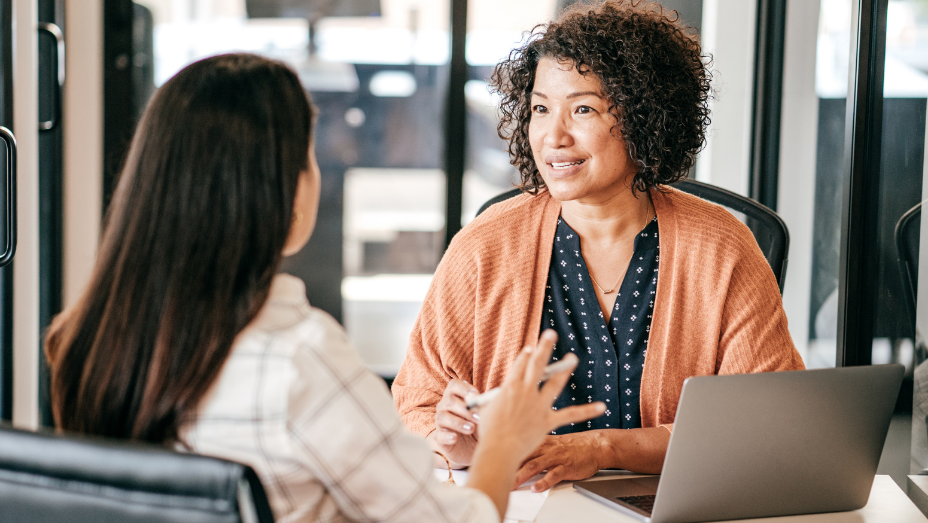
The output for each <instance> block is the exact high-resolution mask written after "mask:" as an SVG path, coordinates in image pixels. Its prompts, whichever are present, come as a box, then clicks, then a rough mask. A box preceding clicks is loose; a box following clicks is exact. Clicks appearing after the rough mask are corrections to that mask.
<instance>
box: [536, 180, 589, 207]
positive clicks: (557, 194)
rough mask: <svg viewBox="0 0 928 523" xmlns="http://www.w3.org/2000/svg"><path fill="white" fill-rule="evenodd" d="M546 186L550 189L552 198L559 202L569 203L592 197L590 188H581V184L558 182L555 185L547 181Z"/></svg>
mask: <svg viewBox="0 0 928 523" xmlns="http://www.w3.org/2000/svg"><path fill="white" fill-rule="evenodd" d="M545 186H546V187H547V189H548V193H550V194H551V197H552V198H554V199H555V200H557V201H559V202H569V201H571V200H578V199H582V198H586V197H587V196H590V191H589V190H588V188H587V187H581V186H579V184H574V183H569V182H564V181H560V180H556V181H554V183H548V182H547V181H545Z"/></svg>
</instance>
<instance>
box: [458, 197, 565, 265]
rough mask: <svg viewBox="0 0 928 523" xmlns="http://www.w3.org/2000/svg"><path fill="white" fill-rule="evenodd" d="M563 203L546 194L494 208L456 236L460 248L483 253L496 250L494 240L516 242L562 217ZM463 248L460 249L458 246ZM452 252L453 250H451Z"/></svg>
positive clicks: (514, 200) (485, 212)
mask: <svg viewBox="0 0 928 523" xmlns="http://www.w3.org/2000/svg"><path fill="white" fill-rule="evenodd" d="M560 210H561V203H560V202H559V201H557V200H555V199H554V198H552V197H551V195H550V194H548V192H547V191H542V192H540V193H538V194H537V195H534V196H533V195H530V194H520V195H518V196H513V197H512V198H510V199H508V200H504V201H502V202H499V203H497V204H494V205H492V206H490V208H489V209H487V210H486V211H484V212H483V213H481V214H480V216H477V217H476V218H474V220H473V221H472V222H470V223H468V224H467V225H465V226H464V227H463V228H462V229H461V231H460V232H459V233H457V234H456V235H455V236H454V239H453V240H452V242H451V243H452V245H454V246H455V247H457V248H465V249H468V250H474V251H480V250H484V249H487V248H491V247H495V245H494V243H495V242H488V241H487V240H488V239H490V238H499V239H505V238H516V237H519V236H522V235H525V234H527V232H528V231H529V230H534V228H533V227H531V226H530V224H535V227H538V226H539V225H542V224H543V222H544V219H545V217H547V216H550V215H551V214H552V213H553V214H554V215H559V214H560ZM455 244H459V245H455ZM449 249H450V246H449Z"/></svg>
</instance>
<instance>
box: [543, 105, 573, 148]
mask: <svg viewBox="0 0 928 523" xmlns="http://www.w3.org/2000/svg"><path fill="white" fill-rule="evenodd" d="M546 120H547V121H546V122H545V124H546V125H545V130H544V133H545V139H544V144H545V146H546V147H550V148H552V149H557V148H559V147H569V146H570V145H572V143H573V137H572V136H571V133H570V125H569V123H568V122H567V120H566V118H564V117H563V116H562V115H560V114H552V115H551V117H550V118H547V119H546Z"/></svg>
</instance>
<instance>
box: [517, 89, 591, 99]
mask: <svg viewBox="0 0 928 523" xmlns="http://www.w3.org/2000/svg"><path fill="white" fill-rule="evenodd" d="M528 94H529V97H532V96H537V97H539V98H544V99H546V100H547V99H548V97H547V96H545V94H544V93H540V92H538V91H531V92H529V93H528ZM581 96H595V97H597V98H604V96H603V95H601V94H599V93H597V92H596V91H579V92H576V93H570V94H568V95H567V98H568V99H571V98H580V97H581Z"/></svg>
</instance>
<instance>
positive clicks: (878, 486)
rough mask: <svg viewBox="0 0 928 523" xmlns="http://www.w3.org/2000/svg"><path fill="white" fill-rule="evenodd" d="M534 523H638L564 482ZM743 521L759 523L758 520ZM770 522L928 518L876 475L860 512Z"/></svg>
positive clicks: (855, 522) (903, 522)
mask: <svg viewBox="0 0 928 523" xmlns="http://www.w3.org/2000/svg"><path fill="white" fill-rule="evenodd" d="M607 477H608V476H607ZM535 521H536V523H563V522H565V521H583V522H584V523H599V522H609V523H614V522H626V521H627V522H635V521H638V520H636V519H634V518H632V517H629V516H626V515H624V514H622V513H621V512H619V511H617V510H613V509H611V508H609V507H607V506H606V505H603V504H601V503H598V502H596V501H593V500H592V499H590V498H587V497H586V496H584V495H582V494H580V493H579V492H577V491H576V490H574V487H573V485H572V484H571V483H562V484H560V485H558V486H556V487H554V489H552V490H551V492H550V494H549V495H548V499H546V500H545V504H544V505H543V506H542V507H541V512H539V514H538V518H537V519H536V520H535ZM744 521H752V522H757V521H759V520H756V519H754V520H744ZM771 521H776V522H777V523H838V522H842V523H844V522H849V523H850V522H853V523H876V522H884V521H892V522H896V523H910V522H911V523H915V522H919V523H924V522H928V518H925V516H924V515H923V514H922V513H921V511H919V510H918V508H916V506H915V504H914V503H912V501H911V500H909V498H908V497H907V496H906V495H905V493H904V492H902V489H900V488H899V486H898V485H896V483H895V482H893V480H892V478H890V477H889V476H877V477H876V479H875V480H874V482H873V488H872V490H871V491H870V500H869V501H868V502H867V505H866V506H865V507H864V508H862V509H860V510H855V511H853V512H834V513H829V514H811V515H807V516H786V517H780V518H776V519H775V520H773V519H772V518H771Z"/></svg>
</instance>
